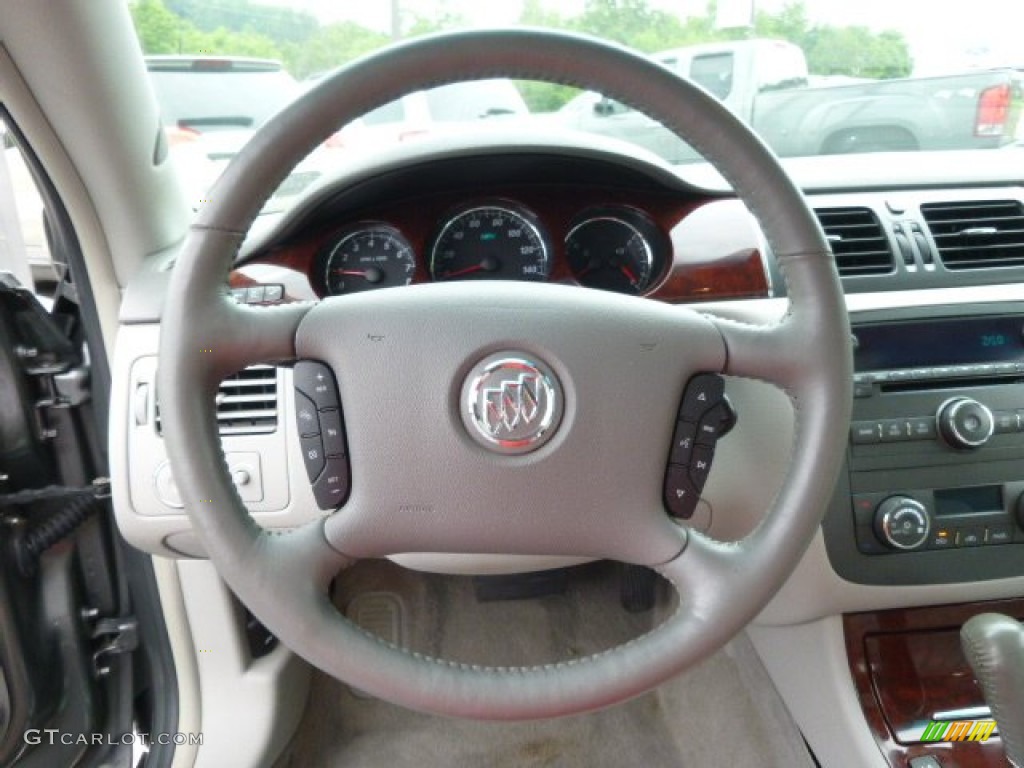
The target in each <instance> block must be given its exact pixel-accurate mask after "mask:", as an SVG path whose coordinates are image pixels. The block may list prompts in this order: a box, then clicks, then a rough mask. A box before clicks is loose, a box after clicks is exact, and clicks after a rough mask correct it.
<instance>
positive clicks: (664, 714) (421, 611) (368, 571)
mask: <svg viewBox="0 0 1024 768" xmlns="http://www.w3.org/2000/svg"><path fill="white" fill-rule="evenodd" d="M618 590H619V582H618V574H617V570H616V568H615V566H613V565H612V564H608V563H604V564H595V565H592V566H586V567H583V568H578V569H574V570H573V572H572V573H571V578H570V580H569V587H568V590H567V592H566V594H564V595H552V596H547V597H542V598H535V599H530V600H516V601H498V602H485V603H480V602H478V601H477V600H476V599H475V597H474V594H473V587H472V581H471V580H470V579H468V578H460V577H448V576H434V575H425V574H417V573H412V572H410V571H406V570H403V569H400V568H397V567H396V566H393V565H390V564H388V563H373V564H360V565H359V566H358V567H357V568H356V569H353V571H352V572H351V573H349V574H346V579H345V583H344V585H343V586H342V587H340V588H339V590H338V592H337V594H336V595H335V602H336V603H337V604H338V606H339V607H340V608H342V609H344V608H345V606H346V605H347V604H348V603H349V602H350V601H351V600H352V599H353V598H354V597H355V596H357V595H359V594H363V593H366V592H382V593H389V594H392V595H394V596H396V598H397V599H399V600H400V601H401V602H402V604H403V607H404V614H405V619H404V622H403V623H404V626H405V635H406V636H405V642H406V644H407V646H408V647H410V648H413V649H416V650H418V651H421V652H424V653H430V654H433V655H438V656H442V657H445V658H449V659H454V660H458V661H462V662H466V663H478V664H503V665H508V664H526V663H543V662H550V661H555V660H559V659H566V658H572V657H574V656H579V655H583V654H590V653H594V652H596V651H600V650H604V649H606V648H608V647H611V646H614V645H617V644H619V643H621V642H623V641H625V640H627V639H629V638H631V637H634V636H636V635H637V634H639V633H641V632H643V631H646V630H647V629H649V628H650V627H651V625H652V622H653V621H655V620H656V618H657V614H656V613H655V612H648V613H645V614H629V613H626V612H625V611H623V610H622V609H621V607H620V605H619V600H618V594H619V592H618ZM662 605H663V606H665V605H666V604H665V602H664V600H663V601H662ZM662 610H667V607H663V609H662ZM776 765H778V766H786V767H787V768H790V767H793V768H798V767H799V766H811V765H812V763H811V761H810V760H809V758H808V757H807V754H806V751H805V750H804V747H803V744H802V741H801V739H800V737H799V734H798V733H797V731H796V728H795V726H794V725H793V723H792V721H791V719H790V718H789V715H788V713H787V712H786V710H785V708H784V706H783V705H782V703H781V701H780V700H779V699H778V696H777V694H776V693H775V691H774V688H772V687H771V684H770V682H769V681H768V677H767V674H766V673H765V672H764V669H763V667H761V665H760V662H759V661H758V659H757V657H756V655H755V654H754V651H753V649H752V648H751V647H750V644H749V641H747V640H746V638H745V637H743V636H741V637H740V638H738V639H737V640H736V641H734V642H733V643H731V644H730V645H729V646H727V648H726V649H724V650H723V651H722V652H720V653H719V654H717V655H716V656H714V657H712V658H711V659H709V660H708V661H707V662H705V663H704V664H702V665H700V666H699V667H697V668H696V669H694V670H691V672H689V673H688V674H686V675H684V676H681V677H680V678H678V679H676V680H673V681H671V682H669V683H667V684H665V685H663V686H662V687H661V688H659V689H658V690H657V691H654V692H652V693H649V694H646V695H644V696H642V697H640V698H637V699H635V700H634V701H631V702H628V703H626V704H623V705H619V706H617V707H613V708H611V709H607V710H604V711H601V712H595V713H591V714H587V715H579V716H573V717H566V718H561V719H558V720H548V721H539V722H531V723H511V724H509V723H479V722H473V721H467V720H452V719H446V718H440V717H434V716H430V715H424V714H421V713H417V712H411V711H409V710H406V709H403V708H401V707H397V706H394V705H392V704H388V703H386V702H383V701H379V700H377V699H370V698H363V697H360V696H358V695H355V694H354V693H353V692H352V691H351V690H349V689H348V687H347V686H345V685H343V684H341V683H339V682H337V681H335V680H333V679H331V678H328V677H327V676H325V675H322V674H319V673H317V674H315V675H314V679H313V685H312V689H311V692H310V699H309V703H308V706H307V709H306V713H305V716H304V718H303V721H302V724H301V725H300V727H299V730H298V732H297V734H296V736H295V738H294V739H293V740H292V743H291V745H290V747H289V749H288V751H287V752H286V753H285V756H284V758H283V759H282V760H281V761H279V763H278V768H313V767H319V766H324V767H331V768H333V767H334V766H338V767H339V768H341V767H342V766H344V767H345V768H350V767H351V768H371V767H373V768H377V767H379V766H383V767H385V768H406V766H408V767H409V768H412V767H413V766H415V767H416V768H431V767H433V766H457V767H459V768H462V767H465V768H477V766H479V767H480V768H505V767H506V766H507V767H508V768H535V767H538V768H539V767H540V766H558V767H559V768H562V767H564V768H577V767H578V768H584V767H586V768H602V767H603V766H609V768H611V767H612V766H615V767H616V768H621V767H622V766H644V768H648V767H650V768H661V767H665V768H669V767H670V766H671V768H680V767H683V768H690V767H693V768H703V767H704V766H709V767H710V766H714V767H715V768H718V767H719V766H776Z"/></svg>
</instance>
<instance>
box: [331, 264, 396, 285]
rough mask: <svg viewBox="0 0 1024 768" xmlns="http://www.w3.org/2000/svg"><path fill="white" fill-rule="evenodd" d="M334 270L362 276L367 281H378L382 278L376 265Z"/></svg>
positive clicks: (381, 273)
mask: <svg viewBox="0 0 1024 768" xmlns="http://www.w3.org/2000/svg"><path fill="white" fill-rule="evenodd" d="M334 272H335V274H338V275H352V276H353V277H362V278H364V279H365V280H366V282H368V283H379V282H380V281H381V280H383V279H384V273H383V272H381V271H380V270H379V269H377V267H369V268H367V269H336V270H334Z"/></svg>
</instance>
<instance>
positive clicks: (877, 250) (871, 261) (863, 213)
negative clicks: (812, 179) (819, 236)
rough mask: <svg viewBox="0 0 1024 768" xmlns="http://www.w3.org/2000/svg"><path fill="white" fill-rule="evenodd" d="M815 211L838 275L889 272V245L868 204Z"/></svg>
mask: <svg viewBox="0 0 1024 768" xmlns="http://www.w3.org/2000/svg"><path fill="white" fill-rule="evenodd" d="M814 213H815V214H816V215H817V217H818V221H820V222H821V228H822V229H824V230H825V237H826V238H827V239H828V243H829V245H830V246H831V247H832V252H833V253H834V254H835V255H836V267H837V269H838V270H839V274H840V275H841V276H843V277H857V276H860V275H884V274H886V273H888V272H892V270H893V265H892V246H891V245H890V244H889V239H888V238H887V237H886V236H885V232H884V231H883V230H882V225H881V223H879V221H878V217H877V216H875V214H874V212H873V211H872V210H871V209H870V208H819V209H816V210H815V211H814Z"/></svg>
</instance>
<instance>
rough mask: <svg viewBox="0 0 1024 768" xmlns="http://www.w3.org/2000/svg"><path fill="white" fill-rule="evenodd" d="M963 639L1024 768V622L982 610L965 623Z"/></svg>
mask: <svg viewBox="0 0 1024 768" xmlns="http://www.w3.org/2000/svg"><path fill="white" fill-rule="evenodd" d="M960 642H961V643H962V645H963V649H964V654H965V655H966V656H967V660H968V661H969V662H970V664H971V668H972V669H973V670H974V676H975V677H976V678H977V679H978V682H979V683H980V684H981V688H982V691H983V692H984V694H985V701H986V702H987V703H988V705H989V707H990V708H991V709H992V716H993V717H994V718H995V720H996V723H997V725H998V726H999V737H1000V738H1001V739H1002V742H1003V748H1004V749H1005V750H1006V757H1007V758H1008V759H1009V761H1010V763H1011V764H1012V765H1013V766H1015V768H1024V626H1021V624H1020V622H1018V621H1016V620H1014V619H1011V618H1010V617H1008V616H1003V615H1002V614H998V613H982V614H979V615H977V616H975V617H974V618H972V619H971V620H970V621H968V622H967V623H966V624H964V626H963V628H962V629H961V630H960Z"/></svg>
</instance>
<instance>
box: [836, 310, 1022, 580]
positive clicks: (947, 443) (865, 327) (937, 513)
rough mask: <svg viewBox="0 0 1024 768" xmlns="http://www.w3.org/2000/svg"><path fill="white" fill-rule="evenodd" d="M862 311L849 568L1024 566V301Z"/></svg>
mask: <svg viewBox="0 0 1024 768" xmlns="http://www.w3.org/2000/svg"><path fill="white" fill-rule="evenodd" d="M909 314H910V313H908V311H907V310H901V311H900V312H899V313H898V314H897V313H893V312H889V313H887V312H877V313H860V314H858V316H857V320H856V322H855V325H854V327H853V334H854V340H855V343H854V349H855V352H854V368H855V377H854V403H853V414H852V423H851V429H850V435H849V451H848V462H847V472H846V475H845V476H844V477H843V478H841V480H840V483H839V489H838V490H837V494H836V497H835V499H834V501H833V504H832V506H831V508H830V510H829V511H828V514H827V515H826V519H825V523H824V531H825V542H826V548H827V551H828V554H829V558H830V560H831V562H832V565H833V567H834V568H835V570H836V572H837V573H838V574H839V575H840V576H842V577H843V578H845V579H847V580H849V581H852V582H855V583H860V584H889V585H892V584H897V585H898V584H903V585H911V584H941V583H952V582H965V581H980V580H986V579H995V578H1001V577H1008V576H1015V575H1020V574H1021V573H1022V571H1024V565H1022V563H1024V305H1020V304H1007V305H988V306H986V307H985V311H984V313H976V314H975V313H967V312H964V311H963V310H961V309H957V311H956V314H944V313H943V311H942V308H929V309H927V310H920V311H919V312H918V313H917V314H916V315H911V316H910V317H908V315H909Z"/></svg>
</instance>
